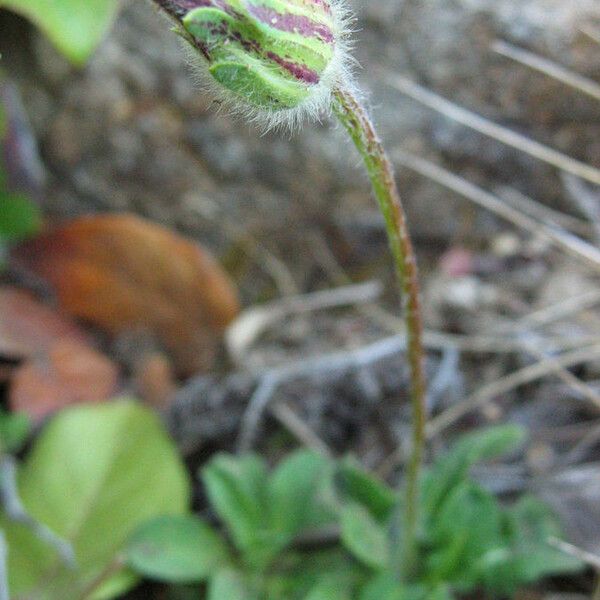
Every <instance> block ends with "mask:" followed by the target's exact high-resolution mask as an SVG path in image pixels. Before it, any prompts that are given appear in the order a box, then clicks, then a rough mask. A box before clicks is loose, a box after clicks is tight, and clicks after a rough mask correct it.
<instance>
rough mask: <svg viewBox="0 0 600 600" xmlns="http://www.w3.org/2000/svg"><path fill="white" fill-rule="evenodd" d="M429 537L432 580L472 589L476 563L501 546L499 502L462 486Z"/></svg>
mask: <svg viewBox="0 0 600 600" xmlns="http://www.w3.org/2000/svg"><path fill="white" fill-rule="evenodd" d="M431 534H432V539H433V543H434V545H435V548H436V550H435V551H434V552H432V554H431V556H430V557H429V560H428V564H429V570H430V572H431V576H432V577H433V579H434V580H436V581H444V580H449V581H455V582H457V583H458V584H459V585H464V586H470V585H474V584H476V583H477V577H478V574H477V567H476V565H477V563H478V560H479V559H480V558H481V556H483V555H484V554H485V553H486V552H489V551H491V550H493V549H495V548H498V547H501V546H502V543H503V540H502V517H501V511H500V507H499V505H498V502H497V500H496V499H495V498H494V496H492V495H491V494H490V493H489V492H487V491H485V490H484V489H482V488H481V487H479V486H477V485H475V484H473V483H463V484H462V485H460V486H458V487H457V488H456V489H455V490H454V491H453V493H452V494H451V496H450V497H449V498H448V499H447V500H446V501H445V502H444V503H443V504H442V507H441V509H440V512H439V513H438V515H437V517H436V521H435V523H434V524H433V530H432V532H431Z"/></svg>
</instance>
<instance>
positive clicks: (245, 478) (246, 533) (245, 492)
mask: <svg viewBox="0 0 600 600" xmlns="http://www.w3.org/2000/svg"><path fill="white" fill-rule="evenodd" d="M202 480H203V482H204V485H205V486H206V491H207V493H208V497H209V499H210V502H211V504H212V506H213V508H214V509H215V511H216V512H217V514H218V515H219V517H221V519H222V520H223V522H224V523H225V524H226V525H227V529H228V530H229V532H230V534H231V537H232V539H233V541H234V543H235V545H236V546H237V548H238V549H239V550H240V551H242V552H244V553H245V554H246V555H247V556H246V558H247V559H248V560H250V561H251V562H253V563H255V564H256V563H262V562H263V561H264V560H267V558H266V556H270V555H271V553H272V551H273V545H274V543H275V542H273V540H272V539H270V538H272V536H273V533H272V532H271V530H270V528H269V513H268V503H267V485H268V474H267V467H266V465H265V463H264V461H263V460H262V459H260V458H259V457H257V456H245V457H241V458H237V457H232V456H227V455H225V454H222V455H219V456H217V457H215V458H214V459H212V460H211V461H210V462H209V464H208V466H206V467H205V468H204V469H203V471H202Z"/></svg>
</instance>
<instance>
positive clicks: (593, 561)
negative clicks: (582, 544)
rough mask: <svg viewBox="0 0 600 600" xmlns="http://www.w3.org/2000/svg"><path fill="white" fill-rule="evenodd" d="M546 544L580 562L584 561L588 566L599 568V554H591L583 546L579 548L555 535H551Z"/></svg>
mask: <svg viewBox="0 0 600 600" xmlns="http://www.w3.org/2000/svg"><path fill="white" fill-rule="evenodd" d="M547 542H548V544H550V545H551V546H553V547H554V548H556V549H557V550H560V551H561V552H564V553H565V554H568V555H569V556H573V557H574V558H577V559H579V560H580V561H581V562H583V563H586V564H587V565H589V566H590V567H593V568H594V569H596V570H600V556H598V555H597V554H593V553H592V552H588V551H587V550H584V549H583V548H579V547H578V546H574V545H573V544H570V543H569V542H565V541H564V540H561V539H559V538H557V537H554V536H551V537H549V538H548V539H547Z"/></svg>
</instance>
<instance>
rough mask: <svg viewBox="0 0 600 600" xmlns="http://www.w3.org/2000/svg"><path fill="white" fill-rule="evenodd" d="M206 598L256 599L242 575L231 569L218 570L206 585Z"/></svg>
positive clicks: (229, 599) (225, 599)
mask: <svg viewBox="0 0 600 600" xmlns="http://www.w3.org/2000/svg"><path fill="white" fill-rule="evenodd" d="M208 600H257V596H256V594H254V593H252V592H251V591H250V590H249V587H248V584H247V583H246V582H245V581H244V578H243V576H242V575H241V574H240V573H238V572H237V571H234V570H232V569H226V570H223V571H219V572H218V573H217V574H216V575H215V576H214V577H213V578H212V579H211V580H210V583H209V585H208Z"/></svg>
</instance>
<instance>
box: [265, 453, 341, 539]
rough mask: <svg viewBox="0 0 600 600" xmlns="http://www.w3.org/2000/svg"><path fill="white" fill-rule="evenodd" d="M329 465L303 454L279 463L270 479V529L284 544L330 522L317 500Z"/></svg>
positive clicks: (327, 462) (297, 454)
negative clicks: (280, 536)
mask: <svg viewBox="0 0 600 600" xmlns="http://www.w3.org/2000/svg"><path fill="white" fill-rule="evenodd" d="M329 464H330V463H329V461H328V460H327V459H326V458H324V457H322V456H319V455H318V454H316V453H314V452H309V451H304V450H303V451H299V452H295V453H294V454H292V455H291V456H290V457H288V458H286V459H285V460H284V461H282V462H281V464H280V465H279V466H278V467H277V469H276V470H275V472H274V473H273V474H272V475H271V477H270V480H269V505H270V509H271V510H270V512H271V526H272V527H273V528H274V530H275V531H278V532H281V533H282V534H283V540H284V542H285V543H287V541H289V540H290V539H291V538H292V537H294V536H295V535H296V534H298V533H300V531H302V530H303V529H306V528H313V527H314V528H316V527H319V526H320V525H323V524H324V523H325V522H327V520H329V521H331V520H333V514H328V511H326V510H325V508H324V507H323V505H322V502H320V500H321V498H320V497H319V492H320V491H321V490H322V488H323V484H324V483H325V478H326V476H327V474H328V473H329ZM328 517H329V519H328Z"/></svg>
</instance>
